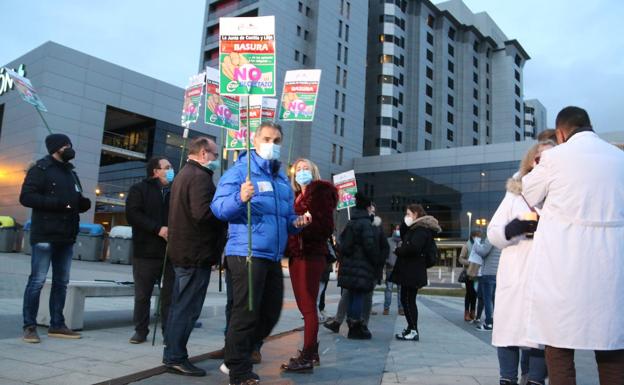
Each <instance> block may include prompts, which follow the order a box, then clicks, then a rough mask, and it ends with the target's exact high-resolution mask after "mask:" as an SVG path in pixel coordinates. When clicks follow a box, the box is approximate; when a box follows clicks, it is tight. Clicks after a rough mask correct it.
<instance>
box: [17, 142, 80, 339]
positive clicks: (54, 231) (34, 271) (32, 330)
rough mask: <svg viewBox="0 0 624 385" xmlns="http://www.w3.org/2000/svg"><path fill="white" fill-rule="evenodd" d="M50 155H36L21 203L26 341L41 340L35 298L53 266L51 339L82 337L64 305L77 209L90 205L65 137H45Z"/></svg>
mask: <svg viewBox="0 0 624 385" xmlns="http://www.w3.org/2000/svg"><path fill="white" fill-rule="evenodd" d="M45 145H46V148H47V150H48V155H47V156H45V157H43V158H41V159H39V160H38V161H37V162H36V163H35V164H34V165H33V166H32V167H31V168H30V169H28V172H27V173H26V178H25V179H24V184H23V185H22V191H21V193H20V197H19V201H20V203H21V204H22V205H23V206H25V207H30V208H31V209H32V217H31V218H32V227H31V232H30V244H31V245H32V257H31V260H30V266H31V270H30V271H31V272H30V276H29V277H28V283H27V284H26V290H25V291H24V307H23V315H24V326H23V328H24V336H23V339H24V341H25V342H29V343H39V342H40V339H39V335H38V334H37V312H38V311H39V296H40V294H41V289H42V288H43V284H44V283H45V280H46V276H47V275H48V270H49V269H50V265H52V290H51V291H50V328H49V329H48V336H49V337H56V338H74V339H76V338H80V337H81V336H80V333H77V332H75V331H73V330H71V329H69V328H68V327H67V325H65V317H64V316H63V308H64V307H65V296H66V294H67V284H68V283H69V271H70V269H71V262H72V255H73V248H74V243H76V235H77V234H78V226H79V221H80V216H79V214H80V213H84V212H85V211H88V210H89V209H90V208H91V201H90V200H89V199H87V198H85V197H84V196H83V195H82V186H81V185H80V181H79V180H78V175H77V174H76V172H75V171H74V165H73V164H71V163H70V161H71V160H72V159H74V157H75V156H76V152H75V151H74V148H73V146H72V142H71V140H70V139H69V137H68V136H67V135H64V134H50V135H48V136H47V137H46V138H45Z"/></svg>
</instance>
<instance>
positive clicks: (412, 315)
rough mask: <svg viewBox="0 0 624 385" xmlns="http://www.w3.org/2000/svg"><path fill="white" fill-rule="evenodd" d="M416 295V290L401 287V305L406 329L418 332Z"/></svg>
mask: <svg viewBox="0 0 624 385" xmlns="http://www.w3.org/2000/svg"><path fill="white" fill-rule="evenodd" d="M416 294H418V289H416V288H413V287H407V286H405V285H403V286H401V304H402V305H403V311H404V312H405V320H406V321H407V328H408V329H411V330H416V331H418V306H416Z"/></svg>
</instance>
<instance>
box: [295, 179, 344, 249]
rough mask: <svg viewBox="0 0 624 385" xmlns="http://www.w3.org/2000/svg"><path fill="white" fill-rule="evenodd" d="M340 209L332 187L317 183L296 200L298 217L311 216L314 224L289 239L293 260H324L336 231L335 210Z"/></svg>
mask: <svg viewBox="0 0 624 385" xmlns="http://www.w3.org/2000/svg"><path fill="white" fill-rule="evenodd" d="M337 205H338V192H337V190H336V187H334V185H333V184H331V183H329V182H327V181H323V180H316V181H313V182H312V183H310V185H309V186H308V187H306V190H305V193H300V194H299V195H298V196H297V198H296V199H295V213H296V214H297V215H303V214H305V213H306V212H310V215H312V223H310V225H308V226H307V227H306V228H304V229H303V230H302V231H301V232H300V233H299V234H296V235H291V236H290V237H288V249H287V255H288V257H289V258H290V257H292V258H323V259H326V257H327V254H328V253H329V250H328V248H327V240H328V239H329V237H330V236H331V235H332V233H333V231H334V210H335V209H336V206H337Z"/></svg>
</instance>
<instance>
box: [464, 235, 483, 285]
mask: <svg viewBox="0 0 624 385" xmlns="http://www.w3.org/2000/svg"><path fill="white" fill-rule="evenodd" d="M476 244H477V242H475V245H476ZM468 262H469V264H468V269H467V270H466V274H468V276H469V277H470V278H475V277H478V276H479V270H481V265H483V258H481V256H480V255H479V254H477V252H476V251H475V248H474V246H473V247H472V250H470V256H469V257H468Z"/></svg>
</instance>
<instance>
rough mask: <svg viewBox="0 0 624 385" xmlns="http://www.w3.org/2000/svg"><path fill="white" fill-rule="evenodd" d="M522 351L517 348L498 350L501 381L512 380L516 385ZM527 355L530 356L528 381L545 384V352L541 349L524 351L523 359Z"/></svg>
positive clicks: (510, 347) (501, 348)
mask: <svg viewBox="0 0 624 385" xmlns="http://www.w3.org/2000/svg"><path fill="white" fill-rule="evenodd" d="M520 350H521V349H520V348H518V347H517V346H506V347H499V348H497V351H498V364H499V366H500V377H501V379H506V380H510V381H511V382H512V383H513V384H515V383H516V382H517V380H518V362H519V361H520ZM525 355H528V360H529V371H528V374H529V376H528V380H529V381H533V382H535V383H538V384H544V381H545V378H546V360H545V358H544V351H543V350H540V349H530V350H524V349H522V356H523V359H524V357H525ZM523 372H524V370H523Z"/></svg>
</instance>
